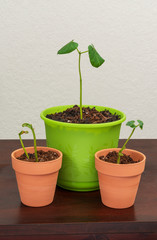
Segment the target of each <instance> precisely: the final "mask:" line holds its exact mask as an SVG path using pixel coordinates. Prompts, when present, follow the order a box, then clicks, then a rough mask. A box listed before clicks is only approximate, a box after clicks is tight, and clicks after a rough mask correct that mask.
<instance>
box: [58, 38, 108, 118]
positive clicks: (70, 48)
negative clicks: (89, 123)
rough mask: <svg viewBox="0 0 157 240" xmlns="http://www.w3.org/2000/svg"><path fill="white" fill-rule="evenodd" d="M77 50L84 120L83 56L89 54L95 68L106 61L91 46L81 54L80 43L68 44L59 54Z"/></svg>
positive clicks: (72, 42)
mask: <svg viewBox="0 0 157 240" xmlns="http://www.w3.org/2000/svg"><path fill="white" fill-rule="evenodd" d="M76 49H77V52H78V54H79V64H78V67H79V77H80V118H81V119H82V75H81V54H83V53H87V52H88V54H89V60H90V63H91V65H92V66H93V67H96V68H98V67H100V66H101V65H102V64H103V63H104V61H105V60H104V59H103V58H102V57H101V56H100V55H99V53H98V52H97V51H96V49H95V47H94V46H93V45H92V44H91V45H89V46H88V50H87V51H84V52H81V51H79V50H78V43H76V42H74V40H72V41H71V42H69V43H68V44H66V45H65V46H64V47H62V48H61V49H60V50H59V51H58V54H67V53H71V52H73V51H74V50H76Z"/></svg>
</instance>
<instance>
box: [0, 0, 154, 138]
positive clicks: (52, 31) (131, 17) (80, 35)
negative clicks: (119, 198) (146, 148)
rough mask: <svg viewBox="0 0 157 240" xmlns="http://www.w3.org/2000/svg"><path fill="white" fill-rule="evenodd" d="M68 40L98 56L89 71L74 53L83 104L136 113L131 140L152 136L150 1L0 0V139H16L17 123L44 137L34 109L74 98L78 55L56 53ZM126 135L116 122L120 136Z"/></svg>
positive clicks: (71, 101) (75, 101) (86, 63)
mask: <svg viewBox="0 0 157 240" xmlns="http://www.w3.org/2000/svg"><path fill="white" fill-rule="evenodd" d="M72 39H74V40H75V41H76V42H78V43H79V49H80V50H82V51H83V50H87V47H88V45H89V44H91V43H93V44H94V45H95V47H96V49H97V50H98V52H99V53H100V55H102V57H104V58H105V60H106V62H105V63H104V64H103V65H102V66H101V67H100V68H98V69H96V68H93V67H92V66H91V65H90V63H89V59H88V55H87V54H84V55H82V62H81V67H82V78H83V103H84V104H95V105H102V106H109V107H113V108H116V109H119V110H121V111H123V112H125V114H126V115H127V120H132V119H141V120H143V121H144V124H145V125H144V130H143V131H142V132H141V131H140V129H139V130H136V132H135V134H134V136H133V138H157V127H156V120H157V107H156V103H157V1H155V0H149V1H147V0H132V1H130V0H90V1H89V0H86V1H85V0H79V1H78V0H76V1H74V0H66V1H64V0H57V1H55V0H53V1H52V0H44V1H43V0H22V1H21V0H14V1H12V0H4V1H2V0H1V1H0V112H1V115H0V116H1V117H0V138H1V139H16V138H18V135H17V134H18V132H19V131H20V130H21V124H22V123H23V122H30V123H32V124H33V126H34V127H35V130H36V135H37V138H40V139H41V138H45V130H44V122H43V121H42V120H41V119H40V112H41V111H42V110H44V109H45V108H48V107H51V106H57V105H65V104H79V75H78V54H77V52H73V53H71V54H67V55H62V56H61V55H57V51H58V50H59V49H60V48H61V47H62V46H63V45H65V44H66V43H68V42H69V41H71V40H72ZM129 133H130V129H129V128H128V127H126V126H125V124H123V127H122V129H121V135H120V138H127V137H128V134H129ZM26 138H32V136H31V135H29V136H27V137H26Z"/></svg>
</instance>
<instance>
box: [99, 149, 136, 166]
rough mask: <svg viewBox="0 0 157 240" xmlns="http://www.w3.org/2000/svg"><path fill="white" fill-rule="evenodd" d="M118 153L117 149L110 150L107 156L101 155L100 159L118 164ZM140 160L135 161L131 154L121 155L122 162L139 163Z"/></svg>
mask: <svg viewBox="0 0 157 240" xmlns="http://www.w3.org/2000/svg"><path fill="white" fill-rule="evenodd" d="M117 158H118V153H117V152H116V151H113V152H109V153H108V154H107V155H106V156H100V157H99V159H101V160H103V161H105V162H109V163H116V164H117ZM137 162H140V160H139V161H134V160H133V159H132V158H131V157H130V155H126V154H124V153H123V156H121V157H120V164H130V163H137Z"/></svg>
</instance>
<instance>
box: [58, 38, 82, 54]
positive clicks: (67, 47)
mask: <svg viewBox="0 0 157 240" xmlns="http://www.w3.org/2000/svg"><path fill="white" fill-rule="evenodd" d="M77 47H78V43H76V42H74V40H72V41H71V42H69V43H67V44H66V45H65V46H64V47H62V48H61V49H60V50H59V51H58V52H57V54H67V53H71V52H73V51H74V50H75V49H76V48H77Z"/></svg>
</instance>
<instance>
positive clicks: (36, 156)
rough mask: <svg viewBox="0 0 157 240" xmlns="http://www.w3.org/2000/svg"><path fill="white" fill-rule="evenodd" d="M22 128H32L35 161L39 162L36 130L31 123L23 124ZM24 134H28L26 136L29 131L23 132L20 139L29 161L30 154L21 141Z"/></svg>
mask: <svg viewBox="0 0 157 240" xmlns="http://www.w3.org/2000/svg"><path fill="white" fill-rule="evenodd" d="M22 127H28V128H30V129H31V131H32V133H33V138H34V154H35V160H36V162H38V154H37V145H36V136H35V132H34V128H33V126H32V124H29V123H23V124H22ZM23 133H26V134H27V133H28V131H21V132H20V133H19V138H20V142H21V145H22V148H23V150H24V152H25V154H26V156H27V158H28V159H29V156H28V153H27V152H26V149H25V147H24V144H23V142H22V139H21V135H22V134H23Z"/></svg>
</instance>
